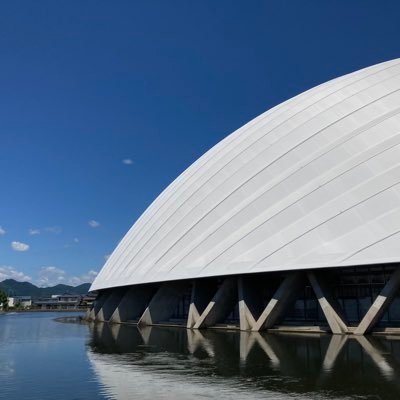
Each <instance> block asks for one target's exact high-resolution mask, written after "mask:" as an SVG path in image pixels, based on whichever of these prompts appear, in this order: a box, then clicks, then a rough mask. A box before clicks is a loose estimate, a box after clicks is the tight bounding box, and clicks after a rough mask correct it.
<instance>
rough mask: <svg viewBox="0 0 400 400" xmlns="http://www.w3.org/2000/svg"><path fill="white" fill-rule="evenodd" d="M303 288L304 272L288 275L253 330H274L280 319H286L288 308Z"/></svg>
mask: <svg viewBox="0 0 400 400" xmlns="http://www.w3.org/2000/svg"><path fill="white" fill-rule="evenodd" d="M302 286H304V274H303V273H302V272H292V273H290V274H289V275H287V276H286V278H285V279H284V280H283V282H282V283H281V285H280V286H279V288H278V290H277V291H276V292H275V294H274V295H273V296H272V299H271V300H270V301H269V303H268V304H267V306H266V307H265V310H264V311H263V312H262V314H261V316H260V318H259V319H258V320H257V322H256V323H255V325H254V326H253V328H252V330H253V331H260V330H262V329H268V328H272V327H273V326H274V325H275V324H276V322H277V321H278V320H279V319H281V318H283V317H284V315H285V313H286V311H287V310H288V308H289V307H290V306H291V305H292V304H293V303H294V301H295V300H296V297H297V295H298V292H299V289H300V288H301V287H302Z"/></svg>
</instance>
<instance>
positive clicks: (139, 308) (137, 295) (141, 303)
mask: <svg viewBox="0 0 400 400" xmlns="http://www.w3.org/2000/svg"><path fill="white" fill-rule="evenodd" d="M154 291H155V288H154V286H151V285H143V286H133V287H131V288H129V289H128V290H127V291H126V293H125V295H124V296H123V297H122V299H121V301H120V302H119V304H118V306H117V308H116V309H115V311H114V312H113V314H112V316H111V318H110V322H112V323H116V324H120V323H121V322H127V321H129V320H137V319H139V318H140V317H141V315H142V314H143V311H144V310H145V309H146V307H147V306H148V305H149V302H150V300H151V298H152V297H153V295H154Z"/></svg>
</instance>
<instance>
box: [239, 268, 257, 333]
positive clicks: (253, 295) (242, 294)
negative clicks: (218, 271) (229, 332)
mask: <svg viewBox="0 0 400 400" xmlns="http://www.w3.org/2000/svg"><path fill="white" fill-rule="evenodd" d="M238 297H239V317H240V330H241V331H249V330H251V329H253V327H254V325H255V324H256V322H257V321H256V318H257V317H258V316H259V312H260V310H259V308H260V307H259V305H261V304H262V298H261V288H260V287H259V285H257V284H256V282H255V281H254V279H251V278H249V277H243V276H241V277H239V278H238Z"/></svg>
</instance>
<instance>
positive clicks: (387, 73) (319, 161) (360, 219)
mask: <svg viewBox="0 0 400 400" xmlns="http://www.w3.org/2000/svg"><path fill="white" fill-rule="evenodd" d="M399 113H400V61H399V60H393V61H389V62H385V63H382V64H378V65H375V66H372V67H369V68H366V69H363V70H360V71H357V72H354V73H352V74H349V75H345V76H343V77H340V78H337V79H334V80H332V81H329V82H327V83H325V84H322V85H320V86H317V87H315V88H313V89H311V90H308V91H306V92H304V93H302V94H300V95H298V96H296V97H294V98H292V99H290V100H288V101H286V102H284V103H282V104H280V105H278V106H276V107H274V108H273V109H271V110H269V111H267V112H266V113H264V114H262V115H260V116H259V117H257V118H256V119H254V120H253V121H251V122H249V123H248V124H246V125H245V126H243V127H242V128H240V129H238V130H237V131H236V132H234V133H233V134H231V135H230V136H228V137H227V138H225V139H224V140H222V141H221V142H220V143H218V144H217V145H216V146H214V147H213V148H212V149H211V150H209V151H208V152H207V153H206V154H204V155H203V156H202V157H201V158H199V159H198V160H197V161H196V162H195V163H193V165H191V166H190V167H189V168H188V169H187V170H186V171H184V172H183V173H182V174H181V175H180V176H179V177H178V178H177V179H176V180H175V181H174V182H172V183H171V185H170V186H168V187H167V188H166V189H165V190H164V191H163V192H162V193H161V194H160V195H159V197H158V198H157V199H156V200H155V201H154V202H153V203H152V204H151V205H150V207H149V208H148V209H147V210H146V211H145V212H144V213H143V214H142V216H141V217H140V218H139V219H138V221H137V222H136V223H135V224H134V225H133V227H132V228H131V229H130V230H129V232H128V233H127V234H126V236H125V237H124V238H123V239H122V241H121V242H120V243H119V245H118V246H117V248H116V249H115V250H114V252H113V253H112V255H111V256H110V258H109V259H108V260H107V262H106V264H105V266H104V267H103V269H102V270H101V272H100V273H99V275H98V277H97V278H96V280H95V281H94V283H93V285H92V290H103V292H104V290H105V289H109V288H119V287H126V286H128V285H142V284H146V283H160V282H169V281H179V280H187V279H194V278H195V279H198V278H210V277H226V276H232V275H234V276H244V275H246V276H249V275H252V274H255V273H258V274H260V273H266V272H269V273H270V272H285V271H299V270H304V269H313V270H314V271H315V270H318V269H321V268H323V267H336V268H338V267H342V268H344V267H349V266H366V265H378V264H386V265H387V264H390V263H395V262H399V261H400V246H399V237H400V236H399V235H400V163H399V160H400V115H399ZM392 271H393V267H392V269H391V270H390V271H389V272H390V273H391V272H392ZM367 273H370V271H367ZM374 273H375V272H374ZM390 273H389V274H388V271H385V270H381V271H380V272H379V274H380V276H383V280H382V279H381V278H380V277H379V278H378V280H379V284H381V283H382V284H384V283H385V282H386V280H387V277H388V276H389V275H390ZM341 276H342V275H341ZM335 279H336V280H337V281H338V283H337V286H340V284H341V283H340V282H339V280H340V279H342V278H341V277H338V278H335ZM351 279H352V280H353V281H354V282H356V283H361V282H363V279H364V278H360V279H358V278H355V277H352V278H351ZM368 279H369V281H368ZM374 279H375V278H367V281H365V279H364V283H367V284H369V285H371V284H373V283H376V282H374ZM278 280H279V279H278ZM353 281H351V282H353ZM315 282H316V281H315V280H314V283H315ZM218 285H219V283H218ZM320 286H321V287H320V289H321V290H322V291H323V287H322V286H323V285H320ZM313 289H314V291H315V292H316V293H317V291H318V290H319V289H318V290H317V288H316V284H314V286H313ZM380 289H381V287H379V290H380ZM368 290H370V291H371V290H372V289H371V288H370V289H368ZM334 292H335V293H336V294H337V292H338V291H337V290H336V289H335V290H334ZM346 296H347V295H343V296H342V297H343V298H348V296H347V297H346ZM150 297H151V296H150ZM224 297H225V295H224ZM317 297H318V294H317ZM375 297H376V293H372V292H371V294H370V299H371V301H373V299H374V298H375ZM371 301H369V304H368V301H367V302H366V303H365V304H362V305H361V306H360V305H358V306H357V307H358V308H357V310H358V311H357V313H358V314H357V315H355V312H354V307H355V306H354V305H351V304H349V305H347V306H346V305H345V304H342V306H343V307H344V308H346V307H347V310H348V311H347V319H348V320H352V321H353V322H354V323H355V324H356V323H357V324H358V323H359V322H360V320H361V318H362V317H363V312H364V309H365V308H368V307H369V306H370V305H371V304H370V303H371ZM264 303H265V302H264ZM201 308H204V307H201ZM360 310H361V311H360ZM353 314H354V315H353ZM325 316H326V315H325ZM110 317H111V315H110ZM146 318H147V320H149V321H151V322H154V319H149V317H146ZM327 318H328V317H327ZM335 318H336V317H335ZM396 318H397V317H396ZM131 319H134V318H132V317H131ZM336 319H337V318H336ZM250 320H251V318H250ZM250 320H249V321H248V324H250V325H254V324H253V323H252V322H251V321H250ZM342 320H343V318H342V319H341V320H340V321H339V323H338V326H339V327H338V328H337V330H338V331H343V330H346V329H345V328H344V327H343V326H344V324H343V323H342V322H343V321H342ZM398 320H399V321H400V315H399V318H398ZM143 321H144V320H143ZM328 322H329V318H328ZM329 325H330V327H331V328H332V330H333V331H335V329H336V328H334V327H332V324H331V323H329ZM361 330H363V329H361ZM364 331H365V330H364Z"/></svg>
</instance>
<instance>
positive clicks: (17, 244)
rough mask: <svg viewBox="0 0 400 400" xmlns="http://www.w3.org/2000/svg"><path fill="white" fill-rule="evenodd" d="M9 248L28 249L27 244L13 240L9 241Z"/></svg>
mask: <svg viewBox="0 0 400 400" xmlns="http://www.w3.org/2000/svg"><path fill="white" fill-rule="evenodd" d="M11 248H12V249H13V250H15V251H28V250H29V244H25V243H21V242H15V241H14V242H11Z"/></svg>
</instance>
